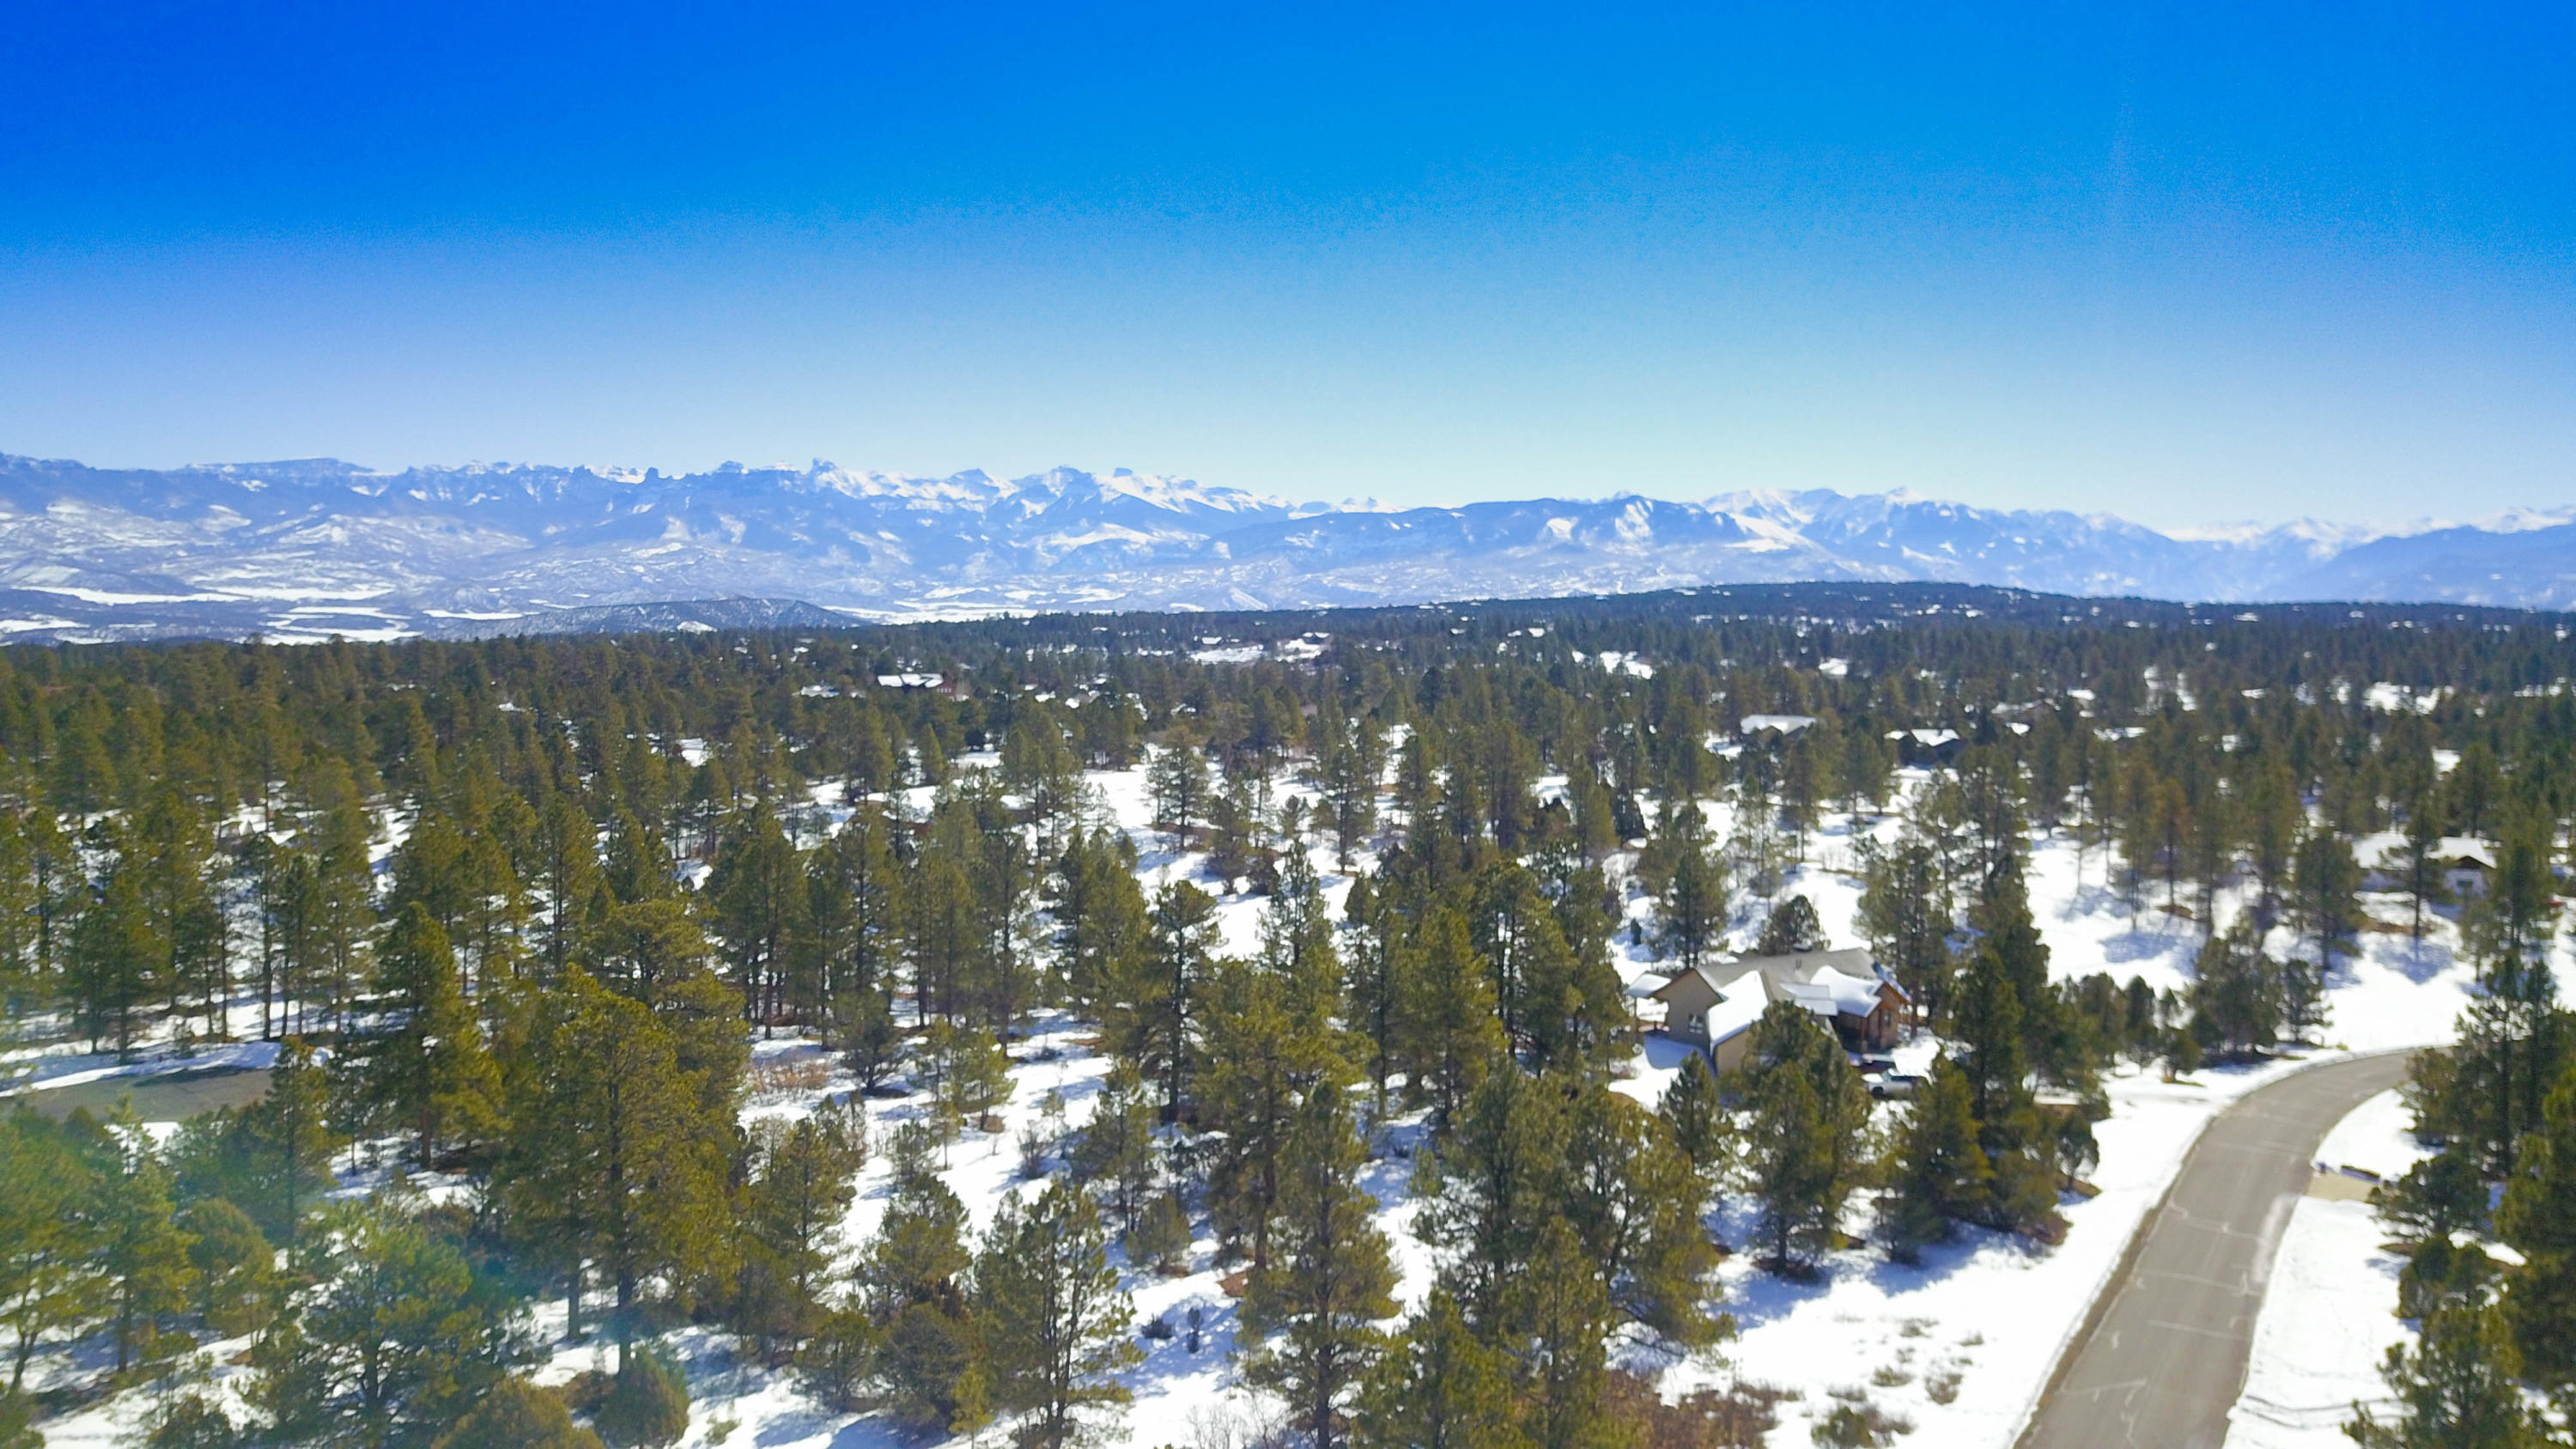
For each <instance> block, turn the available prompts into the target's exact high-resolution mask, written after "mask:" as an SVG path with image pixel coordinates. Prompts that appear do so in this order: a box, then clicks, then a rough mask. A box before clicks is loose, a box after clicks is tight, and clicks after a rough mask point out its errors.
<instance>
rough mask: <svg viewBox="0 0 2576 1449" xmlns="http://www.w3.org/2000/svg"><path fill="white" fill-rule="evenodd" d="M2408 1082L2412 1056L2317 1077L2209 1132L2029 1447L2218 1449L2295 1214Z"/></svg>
mask: <svg viewBox="0 0 2576 1449" xmlns="http://www.w3.org/2000/svg"><path fill="white" fill-rule="evenodd" d="M2405 1078H2406V1054H2405V1053H2403V1052H2388V1053H2382V1054H2380V1055H2376V1056H2366V1057H2353V1058H2350V1059H2347V1060H2344V1061H2339V1062H2331V1063H2328V1064H2326V1065H2324V1066H2319V1067H2311V1068H2309V1069H2307V1070H2306V1071H2303V1072H2299V1073H2297V1074H2296V1075H2294V1076H2288V1077H2283V1078H2282V1079H2281V1080H2279V1081H2277V1082H2274V1083H2272V1084H2271V1085H2270V1086H2267V1087H2263V1088H2261V1089H2259V1090H2257V1091H2254V1092H2252V1093H2250V1094H2248V1095H2247V1096H2245V1097H2244V1098H2243V1099H2242V1100H2240V1101H2238V1102H2237V1103H2235V1104H2234V1105H2233V1106H2231V1107H2229V1108H2228V1109H2227V1110H2226V1111H2224V1112H2221V1113H2219V1115H2218V1117H2217V1119H2216V1120H2214V1121H2212V1122H2211V1123H2210V1124H2209V1127H2208V1128H2207V1130H2205V1131H2203V1132H2202V1133H2201V1136H2200V1141H2199V1142H2198V1143H2197V1144H2196V1145H2194V1146H2193V1148H2192V1150H2191V1154H2190V1155H2189V1156H2188V1157H2186V1158H2184V1159H2183V1164H2182V1170H2181V1172H2180V1173H2178V1174H2177V1175H2176V1176H2175V1178H2174V1182H2173V1186H2172V1187H2171V1188H2169V1189H2167V1190H2166V1193H2165V1198H2164V1201H2163V1202H2161V1203H2158V1204H2157V1205H2156V1208H2155V1211H2154V1212H2152V1213H2150V1214H2148V1216H2147V1219H2146V1221H2145V1222H2144V1223H2142V1224H2140V1226H2139V1228H2138V1234H2137V1237H2136V1238H2135V1239H2133V1240H2132V1241H2131V1242H2130V1245H2129V1251H2128V1254H2127V1256H2126V1257H2124V1258H2123V1259H2122V1261H2121V1263H2120V1266H2119V1267H2118V1268H2117V1269H2115V1270H2114V1271H2113V1274H2112V1277H2111V1281H2110V1283H2109V1284H2108V1285H2106V1286H2105V1287H2104V1289H2103V1291H2102V1296H2101V1297H2100V1298H2098V1299H2096V1300H2095V1302H2094V1305H2093V1310H2092V1314H2091V1316H2090V1317H2088V1318H2087V1319H2086V1321H2085V1324H2084V1326H2083V1328H2081V1329H2080V1330H2078V1331H2077V1333H2076V1336H2075V1340H2074V1342H2072V1343H2070V1344H2069V1345H2068V1346H2067V1349H2066V1352H2065V1355H2064V1356H2063V1357H2061V1358H2060V1359H2059V1360H2058V1365H2057V1373H2056V1376H2055V1377H2054V1378H2052V1379H2051V1380H2050V1382H2049V1386H2048V1390H2047V1392H2046V1393H2045V1394H2043V1395H2042V1396H2041V1398H2040V1405H2039V1412H2038V1413H2037V1414H2036V1415H2035V1416H2033V1418H2032V1420H2031V1424H2030V1428H2029V1429H2028V1430H2027V1431H2025V1432H2024V1433H2023V1434H2022V1437H2021V1444H2022V1446H2023V1449H2118V1446H2136V1449H2219V1446H2220V1445H2221V1444H2223V1443H2224V1442H2225V1441H2226V1439H2227V1411H2228V1410H2229V1409H2231V1408H2234V1407H2235V1405H2236V1398H2237V1395H2238V1394H2239V1393H2241V1392H2242V1391H2243V1389H2244V1387H2245V1365H2246V1360H2247V1358H2248V1357H2249V1355H2250V1354H2251V1352H2252V1349H2253V1346H2254V1316H2255V1314H2256V1313H2257V1312H2259V1311H2260V1310H2261V1309H2262V1307H2263V1284H2264V1280H2265V1279H2266V1278H2267V1277H2268V1276H2269V1275H2270V1273H2271V1270H2272V1251H2273V1249H2274V1247H2276V1246H2277V1245H2278V1243H2279V1241H2280V1234H2281V1228H2282V1226H2283V1224H2285V1223H2287V1222H2288V1221H2289V1216H2290V1208H2291V1207H2292V1206H2293V1205H2294V1204H2295V1203H2296V1202H2297V1200H2298V1198H2299V1197H2300V1195H2301V1194H2303V1193H2305V1192H2306V1191H2307V1186H2308V1180H2309V1177H2310V1176H2311V1174H2312V1171H2313V1169H2312V1167H2311V1166H2310V1164H2311V1163H2313V1162H2314V1161H2315V1158H2316V1151H2317V1148H2318V1146H2319V1145H2321V1144H2322V1143H2323V1142H2324V1141H2325V1136H2326V1133H2328V1132H2329V1131H2331V1130H2333V1128H2334V1125H2335V1124H2336V1123H2337V1122H2340V1121H2342V1120H2343V1118H2344V1116H2345V1114H2347V1113H2349V1112H2351V1111H2352V1109H2353V1108H2355V1107H2358V1106H2360V1105H2361V1104H2362V1103H2363V1102H2366V1101H2368V1100H2369V1099H2370V1098H2372V1097H2375V1096H2377V1095H2379V1094H2380V1093H2382V1092H2385V1091H2387V1090H2388V1089H2389V1088H2391V1087H2394V1086H2396V1085H2397V1084H2398V1083H2400V1082H2402V1081H2404V1080H2405Z"/></svg>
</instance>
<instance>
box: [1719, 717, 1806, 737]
mask: <svg viewBox="0 0 2576 1449" xmlns="http://www.w3.org/2000/svg"><path fill="white" fill-rule="evenodd" d="M1815 722H1816V717H1815V716H1814V715H1811V714H1748V715H1746V716H1745V717H1744V718H1743V719H1741V720H1738V721H1737V722H1736V726H1735V732H1736V733H1737V734H1742V735H1754V734H1760V733H1761V732H1763V731H1764V730H1778V731H1779V732H1780V733H1782V734H1784V735H1794V734H1796V733H1797V732H1798V731H1800V730H1802V729H1805V728H1807V727H1808V726H1809V725H1812V724H1814V723H1815Z"/></svg>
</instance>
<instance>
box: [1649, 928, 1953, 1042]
mask: <svg viewBox="0 0 2576 1449" xmlns="http://www.w3.org/2000/svg"><path fill="white" fill-rule="evenodd" d="M1692 977H1697V978H1698V980H1699V981H1700V982H1701V983H1704V984H1705V987H1706V989H1707V990H1709V991H1711V992H1713V993H1714V994H1715V995H1716V996H1717V998H1718V1004H1717V1005H1715V1006H1712V1007H1710V1008H1709V1012H1708V1036H1709V1040H1710V1041H1711V1042H1712V1043H1714V1042H1720V1041H1724V1040H1725V1039H1726V1038H1727V1037H1728V1036H1731V1035H1733V1034H1734V1033H1735V1032H1736V1031H1740V1030H1742V1029H1743V1028H1744V1027H1746V1026H1749V1025H1751V1024H1752V1022H1753V1020H1754V1019H1755V1018H1756V1017H1759V1016H1760V1015H1761V1014H1762V1012H1763V1010H1764V1008H1766V1007H1768V1006H1769V1005H1770V1004H1771V1003H1772V1002H1774V1001H1794V1002H1797V1003H1798V1004H1799V1005H1800V1006H1803V1007H1805V1008H1806V1009H1807V1010H1809V1011H1811V1012H1814V1013H1815V1014H1816V1015H1818V1016H1825V1017H1831V1016H1867V1015H1869V1014H1870V1013H1871V1012H1873V1011H1876V1010H1877V1009H1878V1008H1879V1005H1880V1004H1881V1001H1882V997H1881V996H1880V993H1881V992H1882V991H1894V992H1895V993H1896V994H1897V995H1898V996H1899V997H1900V998H1903V999H1906V1000H1911V999H1912V998H1911V997H1910V996H1907V994H1906V991H1905V988H1904V987H1902V986H1899V985H1897V983H1896V982H1895V981H1894V980H1893V979H1891V978H1889V977H1887V976H1883V975H1881V974H1880V973H1879V970H1878V966H1877V963H1876V962H1875V961H1874V960H1872V959H1871V957H1870V954H1869V952H1868V951H1867V950H1865V949H1863V948H1861V947H1857V946H1854V947H1849V948H1846V949H1844V950H1840V951H1800V952H1795V953H1793V954H1789V955H1782V956H1738V957H1736V958H1735V959H1734V960H1732V961H1706V962H1702V963H1701V964H1699V965H1698V966H1695V967H1692V968H1690V969H1688V970H1686V971H1682V972H1678V973H1676V974H1674V975H1673V976H1671V977H1670V978H1668V979H1666V980H1665V981H1664V982H1662V983H1661V984H1660V985H1656V986H1653V987H1651V988H1649V989H1646V990H1643V991H1640V990H1639V989H1638V987H1643V986H1645V985H1646V983H1644V982H1642V981H1641V982H1639V983H1638V987H1631V988H1630V992H1631V994H1633V995H1644V996H1648V997H1652V998H1653V999H1655V1000H1659V1001H1660V1000H1665V999H1668V997H1669V996H1670V995H1671V994H1672V993H1674V992H1675V991H1676V989H1677V988H1682V987H1683V986H1684V984H1685V983H1686V982H1688V981H1689V980H1690V979H1691V978H1692ZM1747 977H1750V978H1752V980H1753V981H1754V982H1758V983H1759V987H1758V989H1755V988H1752V987H1749V986H1748V985H1747V984H1746V978H1747ZM1694 994H1696V993H1694Z"/></svg>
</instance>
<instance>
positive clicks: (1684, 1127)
mask: <svg viewBox="0 0 2576 1449" xmlns="http://www.w3.org/2000/svg"><path fill="white" fill-rule="evenodd" d="M1658 1111H1659V1112H1660V1114H1661V1116H1662V1117H1663V1125H1664V1132H1665V1134H1666V1135H1667V1136H1669V1137H1670V1138H1671V1139H1672V1143H1673V1146H1674V1147H1676V1148H1678V1149H1679V1150H1680V1152H1681V1154H1682V1156H1683V1157H1684V1158H1686V1159H1688V1160H1689V1162H1690V1165H1691V1170H1692V1171H1693V1172H1696V1173H1697V1174H1699V1180H1700V1206H1701V1207H1702V1208H1705V1207H1706V1206H1707V1205H1708V1202H1709V1200H1710V1199H1711V1198H1713V1197H1714V1196H1715V1195H1716V1193H1717V1189H1718V1185H1719V1184H1720V1183H1722V1182H1724V1181H1725V1180H1726V1175H1727V1173H1728V1172H1729V1171H1730V1170H1731V1169H1732V1168H1733V1167H1734V1164H1735V1123H1734V1119H1733V1118H1732V1117H1731V1116H1729V1115H1728V1113H1727V1111H1726V1105H1725V1103H1724V1102H1722V1101H1721V1100H1719V1095H1718V1085H1717V1072H1716V1071H1715V1070H1714V1069H1713V1068H1711V1067H1710V1066H1709V1063H1708V1057H1707V1055H1706V1054H1705V1053H1702V1052H1693V1053H1691V1054H1690V1055H1689V1056H1688V1057H1687V1058H1685V1059H1683V1061H1682V1065H1681V1070H1679V1071H1677V1072H1675V1073H1674V1074H1673V1084H1672V1085H1671V1086H1669V1087H1667V1088H1665V1089H1664V1100H1663V1103H1662V1105H1661V1106H1660V1107H1659V1109H1658Z"/></svg>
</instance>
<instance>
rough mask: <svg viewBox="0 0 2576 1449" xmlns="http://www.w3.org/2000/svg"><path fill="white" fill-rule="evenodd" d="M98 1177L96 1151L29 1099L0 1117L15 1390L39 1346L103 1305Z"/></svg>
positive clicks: (1, 1262)
mask: <svg viewBox="0 0 2576 1449" xmlns="http://www.w3.org/2000/svg"><path fill="white" fill-rule="evenodd" d="M97 1176H98V1172H97V1167H96V1163H95V1161H94V1159H93V1157H92V1156H91V1155H89V1154H84V1153H82V1152H80V1151H77V1150H75V1148H74V1146H73V1144H72V1142H71V1140H70V1138H69V1136H68V1134H67V1132H66V1130H65V1129H64V1128H62V1127H60V1126H57V1125H56V1124H54V1123H52V1122H49V1121H47V1120H46V1119H45V1118H43V1117H41V1116H39V1115H37V1114H36V1112H35V1111H34V1110H33V1109H31V1108H29V1107H27V1106H26V1105H24V1103H23V1102H22V1103H21V1104H20V1105H19V1106H17V1107H16V1108H15V1109H14V1110H12V1111H11V1112H9V1113H8V1115H6V1116H0V1324H5V1325H6V1326H7V1327H8V1330H9V1333H10V1338H11V1345H10V1365H9V1393H10V1395H12V1396H14V1395H16V1394H18V1393H19V1392H20V1391H21V1390H23V1389H24V1388H25V1386H26V1379H27V1363H28V1360H29V1359H31V1358H32V1357H34V1355H35V1352H36V1348H37V1345H39V1344H40V1343H42V1342H44V1341H45V1340H46V1339H47V1338H48V1337H55V1338H68V1337H71V1336H72V1335H74V1334H76V1333H78V1332H79V1331H80V1330H82V1329H83V1328H85V1327H87V1326H88V1325H89V1323H90V1322H91V1321H92V1320H93V1318H94V1317H95V1316H96V1314H97V1313H98V1311H99V1307H100V1303H99V1298H100V1293H101V1289H102V1285H101V1283H100V1282H99V1280H98V1278H97V1275H96V1274H95V1272H94V1271H93V1268H94V1263H93V1254H94V1252H95V1251H96V1247H97V1244H96V1242H95V1239H94V1237H93V1234H92V1231H91V1219H90V1216H89V1206H90V1204H91V1203H92V1202H93V1201H95V1200H96V1196H95V1195H96V1194H97V1192H98V1191H99V1184H98V1182H97V1181H96V1179H97Z"/></svg>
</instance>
